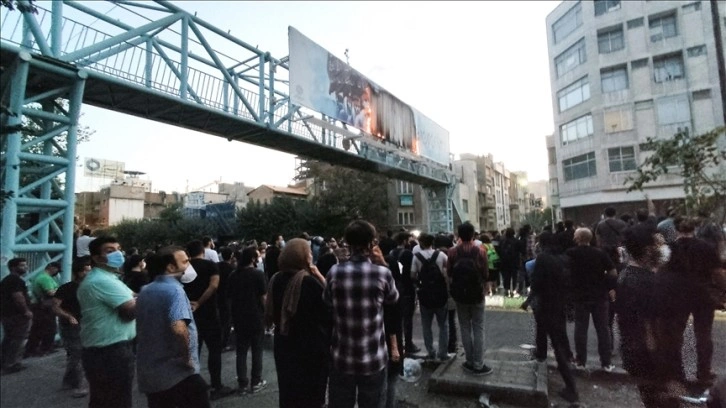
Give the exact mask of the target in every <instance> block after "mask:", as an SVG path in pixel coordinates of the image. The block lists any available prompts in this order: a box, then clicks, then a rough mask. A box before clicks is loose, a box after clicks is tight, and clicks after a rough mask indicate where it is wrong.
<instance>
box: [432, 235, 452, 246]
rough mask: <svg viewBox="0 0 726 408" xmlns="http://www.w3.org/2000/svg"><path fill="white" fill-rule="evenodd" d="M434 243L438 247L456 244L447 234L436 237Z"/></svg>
mask: <svg viewBox="0 0 726 408" xmlns="http://www.w3.org/2000/svg"><path fill="white" fill-rule="evenodd" d="M434 245H436V248H451V247H452V246H454V243H453V242H452V241H451V238H449V236H448V235H446V234H439V235H437V236H436V238H435V239H434Z"/></svg>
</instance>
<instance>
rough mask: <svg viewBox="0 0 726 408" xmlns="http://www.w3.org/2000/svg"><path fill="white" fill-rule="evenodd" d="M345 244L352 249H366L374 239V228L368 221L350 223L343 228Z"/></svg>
mask: <svg viewBox="0 0 726 408" xmlns="http://www.w3.org/2000/svg"><path fill="white" fill-rule="evenodd" d="M344 235H345V242H347V243H348V245H349V246H351V247H353V248H358V249H361V248H367V247H368V246H369V245H370V244H371V243H373V240H374V239H375V238H376V228H375V227H374V226H373V224H371V223H370V222H368V221H365V220H355V221H351V223H350V224H348V226H347V227H345V234H344Z"/></svg>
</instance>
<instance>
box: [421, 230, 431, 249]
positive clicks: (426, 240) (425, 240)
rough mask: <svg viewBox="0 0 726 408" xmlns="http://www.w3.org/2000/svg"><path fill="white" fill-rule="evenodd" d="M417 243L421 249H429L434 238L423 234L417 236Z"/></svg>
mask: <svg viewBox="0 0 726 408" xmlns="http://www.w3.org/2000/svg"><path fill="white" fill-rule="evenodd" d="M418 243H419V245H420V246H421V248H431V246H433V245H434V236H433V235H431V234H427V233H425V232H424V233H422V234H421V235H419V236H418Z"/></svg>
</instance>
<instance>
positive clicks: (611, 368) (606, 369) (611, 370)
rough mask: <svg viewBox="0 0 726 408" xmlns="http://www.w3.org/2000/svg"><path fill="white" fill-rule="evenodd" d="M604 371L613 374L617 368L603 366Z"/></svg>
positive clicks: (609, 365) (610, 365)
mask: <svg viewBox="0 0 726 408" xmlns="http://www.w3.org/2000/svg"><path fill="white" fill-rule="evenodd" d="M602 369H603V371H605V372H608V373H612V372H613V370H614V369H615V366H614V365H612V364H608V365H605V366H602Z"/></svg>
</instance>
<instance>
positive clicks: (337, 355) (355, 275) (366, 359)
mask: <svg viewBox="0 0 726 408" xmlns="http://www.w3.org/2000/svg"><path fill="white" fill-rule="evenodd" d="M326 281H327V285H326V287H325V291H324V292H323V300H324V301H325V302H326V303H328V304H329V305H331V306H332V307H333V320H334V323H333V339H332V352H333V367H334V368H335V369H336V370H337V371H339V372H342V373H345V374H359V375H370V374H374V373H377V372H379V371H381V370H382V369H383V368H384V367H385V366H386V364H387V363H388V351H387V349H386V339H385V333H384V330H383V304H384V303H385V304H392V303H395V302H396V301H397V300H398V290H397V289H396V284H395V283H394V281H393V276H392V275H391V271H390V270H389V269H388V268H386V267H384V266H379V265H374V264H373V263H371V261H370V260H369V259H368V258H366V257H362V256H360V255H354V256H352V257H351V258H350V260H349V261H347V262H344V263H341V264H338V265H334V266H333V267H332V268H331V269H330V271H329V272H328V274H327V276H326Z"/></svg>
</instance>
